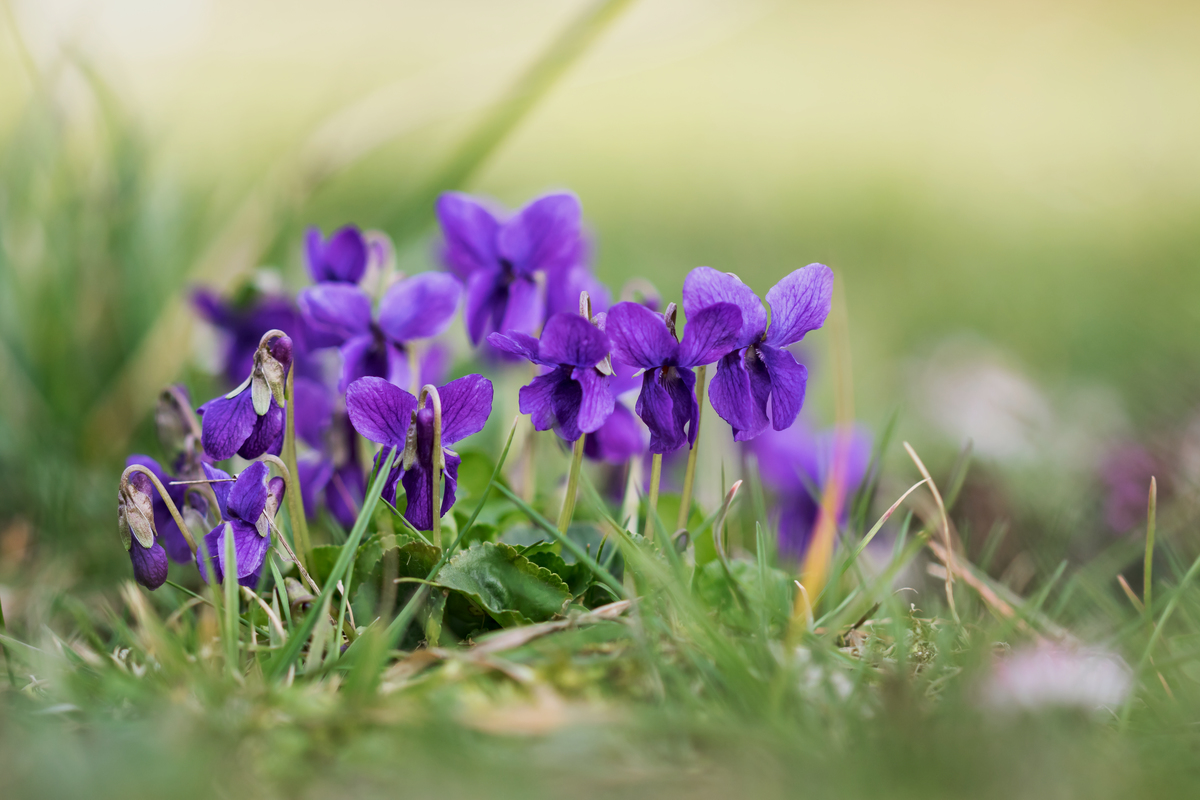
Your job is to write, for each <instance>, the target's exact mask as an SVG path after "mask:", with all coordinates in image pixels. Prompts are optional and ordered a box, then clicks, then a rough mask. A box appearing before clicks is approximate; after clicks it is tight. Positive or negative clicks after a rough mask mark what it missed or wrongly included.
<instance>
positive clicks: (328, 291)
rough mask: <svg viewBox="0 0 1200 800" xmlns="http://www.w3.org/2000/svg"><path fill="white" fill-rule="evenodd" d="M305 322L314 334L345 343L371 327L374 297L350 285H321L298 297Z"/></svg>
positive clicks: (307, 290) (309, 288)
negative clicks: (325, 335) (315, 332)
mask: <svg viewBox="0 0 1200 800" xmlns="http://www.w3.org/2000/svg"><path fill="white" fill-rule="evenodd" d="M296 301H297V303H299V305H300V312H301V313H302V314H304V320H305V322H306V323H307V324H308V325H309V327H311V328H312V329H313V330H314V331H317V332H320V333H324V334H328V335H329V336H331V337H333V338H336V339H341V340H342V341H345V340H346V339H349V338H351V337H352V336H359V335H361V334H364V333H366V332H368V331H369V330H370V328H371V298H370V297H368V296H367V293H366V292H364V291H363V290H362V289H360V288H358V287H357V286H355V285H354V284H350V283H318V284H317V285H316V286H309V287H307V288H305V289H301V290H300V294H299V295H298V296H297V297H296Z"/></svg>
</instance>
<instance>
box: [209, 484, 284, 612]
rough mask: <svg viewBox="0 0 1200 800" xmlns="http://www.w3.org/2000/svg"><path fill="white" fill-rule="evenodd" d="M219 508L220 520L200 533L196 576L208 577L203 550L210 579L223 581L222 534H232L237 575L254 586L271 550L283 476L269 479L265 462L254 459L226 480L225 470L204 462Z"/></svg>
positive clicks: (248, 584)
mask: <svg viewBox="0 0 1200 800" xmlns="http://www.w3.org/2000/svg"><path fill="white" fill-rule="evenodd" d="M204 469H205V472H206V473H207V474H208V478H209V480H211V481H213V483H212V484H211V485H212V487H213V493H214V494H216V496H217V505H218V506H219V507H220V511H221V522H219V523H218V524H217V526H216V527H215V528H213V529H212V530H211V531H209V532H208V533H207V534H205V536H204V546H203V547H202V548H200V550H199V551H198V552H197V553H196V566H197V567H199V569H200V575H201V577H203V578H204V579H205V580H209V574H208V570H207V568H206V565H205V557H204V555H205V551H206V550H207V554H208V560H209V561H211V563H212V565H213V568H214V569H213V573H214V574H213V578H212V579H213V580H214V581H216V582H220V581H223V580H225V569H226V564H225V537H226V536H233V547H234V553H235V556H236V558H237V578H238V583H240V584H241V585H242V586H249V587H251V588H253V587H255V586H257V585H258V580H259V578H260V577H261V575H262V568H263V564H264V563H265V562H266V559H267V553H268V552H269V551H270V549H271V523H272V522H274V520H275V512H276V511H278V510H279V505H280V503H282V502H283V492H284V481H283V478H271V477H270V473H269V471H268V470H267V465H266V464H264V463H263V462H261V461H255V462H254V463H253V464H251V465H250V466H248V467H246V469H245V470H244V471H243V472H242V474H241V475H238V476H237V480H236V481H233V482H232V483H231V482H230V481H229V475H228V473H226V472H224V471H222V470H220V469H217V468H216V467H211V466H209V465H207V464H205V465H204Z"/></svg>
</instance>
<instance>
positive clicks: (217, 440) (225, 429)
mask: <svg viewBox="0 0 1200 800" xmlns="http://www.w3.org/2000/svg"><path fill="white" fill-rule="evenodd" d="M199 413H200V443H201V445H203V447H204V452H205V453H207V454H208V456H209V457H210V458H212V459H213V460H215V461H224V460H225V459H227V458H233V456H234V454H235V453H237V451H238V449H239V448H241V446H242V445H243V444H244V443H245V442H246V439H247V438H248V437H249V436H250V434H251V433H252V432H253V431H254V427H255V425H256V424H257V423H258V415H257V414H255V413H254V404H253V400H252V399H251V397H250V392H249V391H244V392H242V393H241V394H239V395H237V396H236V397H230V398H226V397H224V396H221V397H217V398H215V399H213V400H209V401H208V402H207V403H205V404H204V405H202V406H200V408H199Z"/></svg>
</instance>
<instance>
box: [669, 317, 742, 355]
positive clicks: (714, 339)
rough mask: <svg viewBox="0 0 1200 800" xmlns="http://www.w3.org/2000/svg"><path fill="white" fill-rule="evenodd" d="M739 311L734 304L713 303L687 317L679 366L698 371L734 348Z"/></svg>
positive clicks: (737, 330)
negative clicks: (694, 314) (700, 367)
mask: <svg viewBox="0 0 1200 800" xmlns="http://www.w3.org/2000/svg"><path fill="white" fill-rule="evenodd" d="M741 329H742V311H741V309H739V308H738V307H737V306H735V305H734V304H733V303H714V304H713V305H711V306H707V307H705V308H702V309H700V310H699V311H698V312H697V313H696V316H694V317H689V318H688V321H687V326H686V327H685V328H684V329H683V340H682V341H680V343H679V364H680V365H681V366H684V367H698V366H700V365H701V364H711V363H713V362H714V361H719V360H720V359H721V357H722V356H724V355H725V354H726V353H728V352H729V351H730V350H733V349H734V348H735V347H736V346H737V342H738V336H739V334H740V331H741Z"/></svg>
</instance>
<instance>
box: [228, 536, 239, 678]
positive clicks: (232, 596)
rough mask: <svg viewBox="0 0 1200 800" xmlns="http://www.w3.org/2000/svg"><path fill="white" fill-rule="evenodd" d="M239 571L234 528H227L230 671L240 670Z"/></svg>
mask: <svg viewBox="0 0 1200 800" xmlns="http://www.w3.org/2000/svg"><path fill="white" fill-rule="evenodd" d="M238 603H239V601H238V573H237V547H236V546H235V545H234V542H233V528H232V527H231V526H228V525H227V526H226V528H225V661H226V664H227V665H228V667H229V671H230V673H236V672H237V671H238V661H239V659H238V645H239V644H241V635H240V630H239V629H238Z"/></svg>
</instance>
